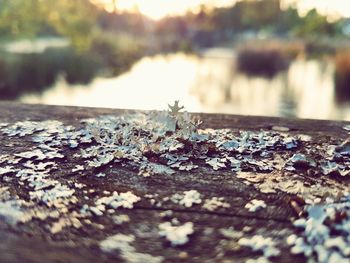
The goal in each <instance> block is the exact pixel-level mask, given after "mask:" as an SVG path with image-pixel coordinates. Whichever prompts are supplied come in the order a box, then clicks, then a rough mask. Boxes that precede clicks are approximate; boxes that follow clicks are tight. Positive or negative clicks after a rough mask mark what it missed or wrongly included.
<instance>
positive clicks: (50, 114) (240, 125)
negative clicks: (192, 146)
mask: <svg viewBox="0 0 350 263" xmlns="http://www.w3.org/2000/svg"><path fill="white" fill-rule="evenodd" d="M130 112H133V111H126V110H112V109H95V108H79V107H57V106H39V105H24V104H17V103H12V102H1V103H0V122H7V123H10V124H12V123H15V122H17V121H23V120H33V121H42V120H48V119H50V120H59V121H62V122H63V123H64V124H67V125H68V124H69V125H74V126H79V125H81V124H80V120H81V119H85V118H91V117H97V116H99V115H106V114H109V115H111V114H113V115H121V114H126V113H130ZM197 115H198V116H200V118H201V120H202V121H203V125H202V128H215V129H219V128H229V129H232V130H233V131H238V130H251V131H260V130H271V127H272V126H283V127H288V128H289V129H290V130H289V131H288V134H290V135H297V134H306V135H310V136H312V142H311V144H313V145H322V144H324V143H333V144H335V145H339V144H340V143H341V142H342V141H344V140H345V139H346V138H348V133H347V131H345V130H344V129H343V126H344V125H345V124H348V123H346V122H338V121H319V120H297V119H281V118H269V117H248V116H234V115H221V114H197ZM27 143H28V141H27V140H26V139H25V138H17V137H12V138H8V137H7V136H6V135H4V134H2V133H0V154H10V155H11V154H14V153H18V152H20V151H24V150H26V147H27ZM76 151H77V150H69V149H67V150H66V151H65V153H64V154H65V156H66V157H65V158H64V159H63V160H62V161H61V163H60V166H59V169H58V170H54V171H53V172H52V173H51V174H50V176H52V177H53V178H55V179H56V180H58V181H60V182H63V183H67V182H69V183H72V182H76V183H83V184H85V185H86V187H85V188H83V189H76V197H77V198H78V202H77V203H76V204H75V205H76V206H77V207H81V205H82V204H85V203H87V202H88V201H86V199H85V196H89V198H90V199H91V200H93V198H94V197H95V196H98V195H103V191H109V192H113V191H118V192H126V191H132V192H133V193H134V194H136V195H137V196H139V197H141V201H140V202H138V203H136V204H135V205H134V208H133V209H118V210H117V211H116V214H125V215H128V216H129V218H130V222H126V223H123V224H121V225H116V224H115V223H113V222H112V220H111V218H110V217H107V216H103V217H98V216H93V217H92V218H90V220H91V221H92V224H90V225H85V224H83V226H82V227H80V228H78V229H77V228H74V227H67V228H64V229H63V230H62V231H61V232H59V233H57V234H52V233H50V231H49V227H48V225H50V223H52V221H50V219H48V221H47V222H45V221H44V222H43V221H39V220H32V221H31V222H28V223H25V224H17V225H9V224H7V223H6V222H5V221H0V235H1V242H0V262H120V261H124V260H126V259H125V257H124V258H123V255H121V253H118V251H117V252H116V253H105V252H102V251H101V249H100V247H99V242H100V241H101V240H104V239H105V238H107V237H108V236H111V235H113V234H117V233H122V234H132V235H134V236H135V241H134V242H133V243H132V246H133V247H134V248H135V251H137V252H138V253H147V254H149V255H152V256H162V257H163V259H164V262H241V261H242V262H243V261H245V260H247V259H249V258H257V257H259V256H260V254H259V253H257V252H252V251H251V249H250V248H247V247H240V248H237V242H236V241H234V240H230V239H229V238H227V237H225V236H224V235H222V234H221V232H220V231H219V230H220V229H226V228H230V227H233V228H234V229H236V230H242V229H245V230H247V229H248V228H247V226H248V227H250V229H248V230H247V231H246V233H247V235H251V236H252V235H257V234H258V235H262V236H266V237H272V238H274V239H275V240H276V241H277V242H278V248H279V249H281V251H282V254H281V255H280V256H278V257H274V258H272V259H271V260H272V261H274V262H303V261H305V258H303V257H302V256H295V255H292V254H291V253H290V251H289V246H288V245H287V243H286V242H285V238H286V237H287V236H288V235H290V234H292V233H294V232H295V228H294V227H293V225H292V224H291V219H292V218H295V217H296V213H295V211H294V210H293V209H292V207H291V206H290V200H291V198H293V196H296V195H295V194H288V193H285V192H283V191H277V192H276V193H261V192H260V191H259V190H257V188H255V187H254V186H253V185H247V184H246V183H245V181H244V180H243V179H240V178H237V177H236V176H235V173H234V172H232V171H230V170H227V169H226V170H225V169H224V170H219V171H213V170H212V169H209V168H208V167H200V168H199V169H198V170H194V171H189V172H185V171H177V172H176V174H175V175H166V174H163V175H152V176H150V177H146V178H145V177H142V176H139V175H137V173H138V171H137V170H135V169H132V168H130V167H128V166H122V165H120V164H113V165H110V166H108V167H105V168H103V172H105V173H106V174H107V176H106V177H104V178H96V177H95V176H94V174H93V172H92V171H86V172H84V174H83V175H82V176H72V175H71V169H70V168H68V167H71V164H72V163H76V160H75V159H74V157H73V154H74V153H75V152H76ZM76 164H78V163H76ZM300 173H305V178H306V177H307V176H311V175H307V174H306V173H307V171H301V172H300ZM270 176H275V174H274V173H272V174H271V175H270ZM306 180H307V179H306ZM317 180H322V179H321V178H312V181H313V182H314V181H317ZM332 180H334V181H337V182H338V183H339V182H340V183H342V184H344V185H345V186H346V185H348V183H349V179H348V177H347V179H346V178H338V177H335V178H332ZM1 186H8V187H10V189H11V192H12V193H13V194H17V195H18V196H20V197H22V198H23V199H27V198H28V189H26V188H25V187H21V186H20V185H18V184H17V182H16V180H15V179H14V180H10V181H3V180H2V179H1V177H0V187H1ZM191 189H195V190H197V191H198V192H200V193H201V195H202V199H204V198H207V199H208V198H212V197H224V198H225V201H226V202H227V203H229V204H230V207H229V208H219V209H216V210H214V211H208V210H205V209H203V207H202V206H200V205H199V206H192V207H190V208H186V207H184V206H180V205H179V204H175V203H172V202H161V204H160V205H157V204H154V203H152V202H150V199H149V198H146V197H145V195H147V194H152V195H156V197H154V199H155V200H156V203H157V202H158V201H160V200H163V198H164V197H169V196H171V195H173V194H175V193H181V192H183V191H187V190H191ZM91 190H93V191H91ZM84 191H85V192H84ZM86 191H88V192H86ZM252 199H259V200H264V201H265V203H266V204H267V207H266V209H262V210H260V211H258V212H255V213H252V212H249V211H248V210H247V209H245V208H244V206H245V205H246V204H247V202H249V201H250V200H252ZM166 210H172V211H173V214H172V215H171V217H170V219H171V218H177V219H178V220H179V221H180V222H181V223H184V222H193V225H194V233H193V235H191V236H189V239H190V240H189V242H188V243H187V244H185V245H183V246H179V247H173V246H171V245H170V244H169V243H168V242H167V241H166V240H165V238H163V237H160V236H159V233H158V232H159V229H158V225H159V224H160V223H162V222H164V220H165V219H164V218H163V217H162V216H161V212H164V211H166ZM146 261H147V260H146Z"/></svg>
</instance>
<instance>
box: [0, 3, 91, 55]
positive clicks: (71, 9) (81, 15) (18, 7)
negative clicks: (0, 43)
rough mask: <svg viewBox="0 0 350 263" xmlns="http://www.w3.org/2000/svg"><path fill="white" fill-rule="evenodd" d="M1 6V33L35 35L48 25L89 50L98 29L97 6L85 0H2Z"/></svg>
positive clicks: (83, 48) (46, 28)
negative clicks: (93, 35)
mask: <svg viewBox="0 0 350 263" xmlns="http://www.w3.org/2000/svg"><path fill="white" fill-rule="evenodd" d="M0 6H1V9H0V32H1V33H2V36H7V37H12V38H13V37H34V36H36V35H38V34H40V33H41V32H43V31H47V30H48V29H49V31H51V32H52V33H55V34H58V35H62V36H65V37H68V38H69V39H70V40H71V42H72V44H73V46H74V47H75V48H76V49H78V50H86V49H88V48H89V46H90V43H91V36H92V34H93V32H94V30H96V25H95V21H96V17H97V14H98V8H97V7H96V6H95V5H93V4H92V3H90V2H89V1H86V0H74V1H72V0H0Z"/></svg>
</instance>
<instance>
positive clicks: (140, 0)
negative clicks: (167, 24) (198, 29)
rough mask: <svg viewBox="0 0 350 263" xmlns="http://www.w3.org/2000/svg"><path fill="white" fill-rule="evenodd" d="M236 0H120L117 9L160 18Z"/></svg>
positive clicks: (226, 3)
mask: <svg viewBox="0 0 350 263" xmlns="http://www.w3.org/2000/svg"><path fill="white" fill-rule="evenodd" d="M234 2H235V0H181V1H179V0H118V1H117V9H119V10H128V11H135V10H138V11H139V12H141V13H142V14H144V15H146V16H148V17H150V18H153V19H160V18H162V17H165V16H167V15H178V14H183V13H185V12H186V11H187V10H193V9H195V8H197V7H198V6H200V5H202V4H204V5H206V6H216V7H219V6H229V5H232V4H233V3H234Z"/></svg>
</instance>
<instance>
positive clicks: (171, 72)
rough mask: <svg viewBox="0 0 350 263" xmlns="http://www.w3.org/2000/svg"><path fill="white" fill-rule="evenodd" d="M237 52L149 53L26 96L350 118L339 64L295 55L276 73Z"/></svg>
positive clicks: (142, 106) (33, 99)
mask: <svg viewBox="0 0 350 263" xmlns="http://www.w3.org/2000/svg"><path fill="white" fill-rule="evenodd" d="M234 56H235V54H234V53H232V52H231V51H228V50H220V49H215V50H210V51H208V52H205V53H204V54H202V56H194V55H186V54H180V53H177V54H170V55H158V56H155V57H146V58H143V59H141V60H140V61H139V62H138V63H136V64H135V65H134V66H133V67H132V68H131V70H130V71H129V72H127V73H125V74H122V75H120V76H118V77H116V78H109V79H107V78H96V79H95V80H94V81H93V82H92V83H90V84H89V85H86V86H85V85H73V86H68V84H67V83H66V82H65V81H64V79H62V78H60V79H58V81H57V82H56V84H55V85H54V86H53V87H51V88H49V89H48V90H47V91H45V92H43V93H42V94H40V95H37V94H31V95H25V96H22V97H21V98H20V100H21V101H22V102H29V103H44V104H58V105H78V106H95V107H112V108H135V109H164V108H165V107H166V105H167V103H168V102H171V101H173V100H175V99H179V100H180V101H181V102H182V104H184V105H185V106H186V108H187V109H188V110H189V111H201V112H219V113H232V114H243V115H266V116H284V117H299V118H314V119H345V120H350V107H349V105H347V104H341V105H338V104H336V102H335V101H336V100H335V93H334V90H335V88H334V79H333V75H334V64H333V63H332V62H331V61H323V62H320V61H316V60H309V61H305V60H296V61H294V62H293V63H292V64H291V65H290V68H289V70H288V71H286V72H284V73H281V74H279V75H277V76H276V77H275V78H273V79H265V78H262V77H248V76H246V75H243V74H240V73H238V72H237V71H236V70H235V67H236V66H235V63H234Z"/></svg>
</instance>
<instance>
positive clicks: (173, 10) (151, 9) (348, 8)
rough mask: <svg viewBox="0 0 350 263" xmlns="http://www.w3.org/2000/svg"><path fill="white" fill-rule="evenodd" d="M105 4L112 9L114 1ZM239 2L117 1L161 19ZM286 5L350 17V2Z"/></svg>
mask: <svg viewBox="0 0 350 263" xmlns="http://www.w3.org/2000/svg"><path fill="white" fill-rule="evenodd" d="M98 1H100V2H105V3H106V4H107V5H109V8H110V9H111V8H112V7H111V5H110V4H111V3H112V2H113V0H98ZM236 1H237V0H115V2H116V3H117V6H118V9H119V10H129V11H132V10H139V11H140V12H141V13H143V14H144V15H146V16H148V17H150V18H153V19H160V18H162V17H164V16H167V15H175V14H183V13H185V12H186V11H187V10H189V9H191V10H195V9H196V8H198V7H199V6H200V5H201V4H206V5H210V6H216V7H222V6H230V5H232V4H233V3H234V2H236ZM282 1H283V2H284V5H289V4H292V3H295V4H296V5H297V7H298V10H299V12H300V13H301V14H305V13H306V12H307V11H308V10H310V9H312V8H316V9H317V10H318V11H319V12H320V13H322V14H325V15H329V16H330V17H337V16H346V17H350V0H282Z"/></svg>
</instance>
